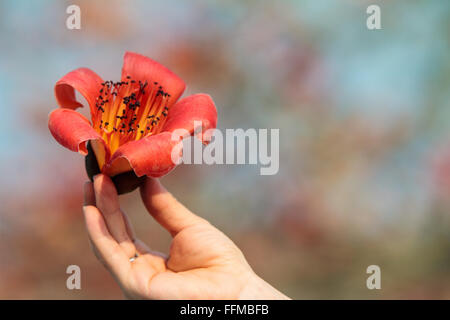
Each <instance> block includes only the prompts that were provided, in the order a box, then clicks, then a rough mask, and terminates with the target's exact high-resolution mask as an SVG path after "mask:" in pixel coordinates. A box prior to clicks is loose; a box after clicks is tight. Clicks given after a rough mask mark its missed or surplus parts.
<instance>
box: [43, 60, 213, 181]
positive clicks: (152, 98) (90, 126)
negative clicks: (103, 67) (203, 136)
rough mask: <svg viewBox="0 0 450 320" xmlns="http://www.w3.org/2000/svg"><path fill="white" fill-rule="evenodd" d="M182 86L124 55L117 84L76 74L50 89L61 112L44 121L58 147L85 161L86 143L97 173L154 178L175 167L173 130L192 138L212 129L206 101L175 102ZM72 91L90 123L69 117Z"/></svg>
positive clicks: (198, 97)
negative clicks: (197, 132) (88, 114)
mask: <svg viewBox="0 0 450 320" xmlns="http://www.w3.org/2000/svg"><path fill="white" fill-rule="evenodd" d="M184 89H185V83H184V82H183V80H181V79H180V78H179V77H178V76H177V75H175V74H174V73H173V72H172V71H170V70H169V69H167V68H166V67H164V66H163V65H161V64H159V63H158V62H156V61H153V60H151V59H149V58H147V57H144V56H142V55H139V54H136V53H132V52H127V53H125V56H124V63H123V68H122V79H121V81H120V82H115V83H114V82H112V81H103V80H102V79H101V78H100V76H98V75H97V74H96V73H95V72H94V71H92V70H90V69H87V68H80V69H76V70H74V71H71V72H69V73H68V74H66V75H65V76H64V77H62V78H61V79H60V80H59V81H58V82H57V83H56V85H55V96H56V100H57V102H58V104H59V106H60V107H61V108H58V109H56V110H54V111H52V112H51V113H50V115H49V122H48V126H49V129H50V132H51V133H52V135H53V137H54V138H55V139H56V141H58V142H59V143H60V144H61V145H63V146H64V147H66V148H68V149H70V150H72V151H77V152H80V153H81V154H83V155H88V145H87V142H90V146H91V147H92V149H93V151H94V153H95V157H96V159H97V163H98V169H99V170H100V171H101V172H103V173H105V174H108V175H109V176H111V177H114V176H117V175H119V174H122V173H124V172H129V171H131V170H133V171H134V172H135V174H136V176H137V177H141V176H144V175H147V176H151V177H160V176H163V175H165V174H167V173H168V172H169V171H171V170H172V169H173V168H174V167H175V164H174V163H173V161H172V159H171V152H172V149H173V147H174V146H175V145H177V143H178V141H176V140H173V139H172V132H173V131H174V130H176V129H186V130H188V131H189V132H190V134H191V135H192V134H193V133H194V129H197V128H194V121H201V122H202V130H207V129H209V128H215V127H216V123H217V110H216V107H215V105H214V102H213V101H212V99H211V97H210V96H209V95H206V94H195V95H191V96H188V97H186V98H183V99H181V100H180V101H178V98H179V97H180V96H181V95H182V93H183V91H184ZM75 90H77V91H78V92H79V93H81V94H82V95H83V97H84V98H85V99H86V101H87V102H88V104H89V108H90V111H91V122H89V120H88V119H87V118H86V117H84V116H83V115H81V114H80V113H78V112H76V111H74V109H76V108H78V107H82V104H81V103H79V102H78V101H76V99H75Z"/></svg>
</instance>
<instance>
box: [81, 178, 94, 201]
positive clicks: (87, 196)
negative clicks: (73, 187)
mask: <svg viewBox="0 0 450 320" xmlns="http://www.w3.org/2000/svg"><path fill="white" fill-rule="evenodd" d="M83 206H95V193H94V186H93V185H92V182H90V181H86V182H85V183H84V185H83Z"/></svg>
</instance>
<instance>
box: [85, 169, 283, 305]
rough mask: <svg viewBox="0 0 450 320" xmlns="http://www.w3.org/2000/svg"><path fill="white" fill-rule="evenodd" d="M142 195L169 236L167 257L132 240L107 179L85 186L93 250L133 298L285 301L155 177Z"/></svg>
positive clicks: (233, 247) (234, 248)
mask: <svg viewBox="0 0 450 320" xmlns="http://www.w3.org/2000/svg"><path fill="white" fill-rule="evenodd" d="M141 197H142V200H143V202H144V204H145V207H146V208H147V210H148V211H149V213H150V214H151V215H152V216H153V218H154V219H155V220H156V221H157V222H158V223H159V224H161V225H162V226H163V227H164V228H165V229H166V230H167V231H168V232H170V234H171V235H172V237H173V239H172V244H171V247H170V252H169V256H168V257H166V256H165V255H164V254H162V253H159V252H155V251H152V250H151V249H150V248H148V247H147V246H146V245H145V244H144V243H143V242H141V241H140V240H138V239H137V238H136V237H135V234H134V232H133V230H132V227H131V224H130V222H129V219H128V217H127V215H126V214H125V213H124V212H123V211H122V210H121V209H120V205H119V198H118V195H117V192H116V189H115V187H114V184H113V183H112V181H111V179H110V178H109V177H107V176H105V175H101V174H100V175H97V176H95V178H94V183H91V182H86V183H85V186H84V206H83V212H84V216H85V221H86V227H87V231H88V234H89V238H90V240H91V244H92V247H93V251H94V253H95V255H96V256H97V258H98V259H99V260H100V261H101V262H102V264H103V265H104V266H105V267H106V268H107V269H108V270H109V271H110V272H111V274H112V275H113V277H114V278H115V280H116V281H117V283H118V284H119V286H120V287H121V289H122V291H123V292H124V294H125V296H126V297H127V298H132V299H288V297H286V296H285V295H283V294H282V293H280V292H279V291H277V290H276V289H274V288H273V287H272V286H270V285H269V284H268V283H266V282H265V281H264V280H262V279H261V278H259V277H258V276H257V275H256V274H255V273H254V272H253V270H252V269H251V267H250V266H249V265H248V263H247V261H246V260H245V258H244V255H243V254H242V252H241V251H240V250H239V248H238V247H237V246H236V245H235V244H234V243H233V242H232V241H231V240H230V239H229V238H228V237H227V236H225V235H224V234H223V233H222V232H221V231H219V230H218V229H216V228H215V227H213V226H212V225H211V224H210V223H209V222H208V221H206V220H205V219H203V218H200V217H198V216H197V215H195V214H193V213H192V212H191V211H189V210H188V209H187V208H185V207H184V206H183V205H182V204H180V203H179V202H178V201H177V200H176V199H175V198H174V197H173V196H172V195H171V194H170V193H169V192H167V190H166V189H165V188H164V187H163V186H162V185H161V184H160V183H159V180H157V179H151V178H148V179H147V180H146V182H145V184H144V186H142V187H141Z"/></svg>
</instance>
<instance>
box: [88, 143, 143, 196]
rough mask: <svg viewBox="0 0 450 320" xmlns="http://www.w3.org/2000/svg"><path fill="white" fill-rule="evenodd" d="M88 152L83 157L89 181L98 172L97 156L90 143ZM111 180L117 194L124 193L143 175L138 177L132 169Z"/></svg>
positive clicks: (136, 184) (140, 179) (92, 179)
mask: <svg viewBox="0 0 450 320" xmlns="http://www.w3.org/2000/svg"><path fill="white" fill-rule="evenodd" d="M87 150H88V154H87V156H86V157H85V161H84V163H85V166H86V173H87V175H88V177H89V179H90V180H91V181H94V176H95V175H96V174H99V173H100V168H99V167H98V163H97V158H96V157H95V154H94V150H92V147H91V144H90V143H89V142H88V144H87ZM111 180H112V182H113V183H114V185H115V186H116V189H117V193H118V194H125V193H129V192H131V191H133V190H134V189H136V188H137V187H139V186H140V185H141V184H142V183H144V181H145V176H142V177H138V176H137V175H136V174H135V173H134V171H128V172H124V173H121V174H118V175H116V176H114V177H111Z"/></svg>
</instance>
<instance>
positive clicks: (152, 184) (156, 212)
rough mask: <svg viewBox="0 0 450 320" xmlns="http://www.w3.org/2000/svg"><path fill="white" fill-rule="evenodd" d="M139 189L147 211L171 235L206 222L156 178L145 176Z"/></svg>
mask: <svg viewBox="0 0 450 320" xmlns="http://www.w3.org/2000/svg"><path fill="white" fill-rule="evenodd" d="M140 191H141V197H142V200H143V202H144V205H145V207H146V208H147V210H148V212H149V213H150V214H151V215H152V216H153V218H155V220H156V221H158V223H159V224H161V225H162V226H163V227H164V228H165V229H166V230H167V231H169V232H170V233H171V234H172V236H175V235H176V234H177V233H178V232H180V231H181V230H183V229H185V228H187V227H190V226H193V225H196V224H201V223H208V222H207V221H206V220H204V219H202V218H200V217H198V216H196V215H195V214H193V213H192V212H191V211H189V210H188V209H187V208H186V207H184V206H183V205H182V204H181V203H179V202H178V201H177V200H176V199H175V198H174V197H173V196H172V195H171V194H170V193H169V192H168V191H167V190H166V189H165V188H164V187H163V186H162V185H161V183H160V182H159V180H158V179H153V178H147V180H146V181H145V183H144V185H143V186H142V187H141V190H140Z"/></svg>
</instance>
